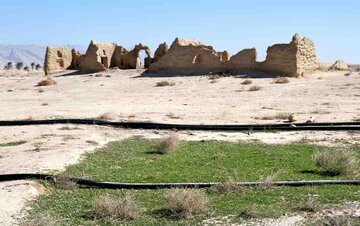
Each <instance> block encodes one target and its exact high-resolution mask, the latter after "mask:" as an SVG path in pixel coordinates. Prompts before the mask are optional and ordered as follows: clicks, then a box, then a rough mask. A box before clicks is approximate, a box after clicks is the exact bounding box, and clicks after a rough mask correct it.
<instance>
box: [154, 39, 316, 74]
mask: <svg viewBox="0 0 360 226" xmlns="http://www.w3.org/2000/svg"><path fill="white" fill-rule="evenodd" d="M256 56H257V53H256V49H254V48H252V49H244V50H242V51H240V52H239V53H237V54H236V55H234V56H232V57H230V58H229V54H228V53H227V52H226V51H224V52H216V51H215V50H214V49H213V47H212V46H205V45H203V44H201V43H200V42H199V41H192V40H187V39H178V38H176V39H175V41H174V42H173V44H172V45H171V47H170V49H169V50H168V51H167V53H166V54H165V55H164V56H163V57H161V58H160V59H159V60H158V61H157V62H154V63H152V64H151V65H150V66H149V71H150V72H160V71H161V72H167V73H169V72H171V73H183V74H193V73H209V72H218V71H230V72H243V71H265V72H270V73H281V74H287V75H290V76H302V75H305V74H306V73H310V72H312V71H314V70H315V69H317V68H318V60H317V58H316V51H315V46H314V43H313V42H312V41H311V40H310V39H308V38H303V39H301V37H300V36H299V35H298V34H296V35H295V36H294V37H293V40H292V41H291V42H290V43H289V44H275V45H273V46H270V47H269V48H268V49H267V56H266V60H265V61H264V62H257V61H256Z"/></svg>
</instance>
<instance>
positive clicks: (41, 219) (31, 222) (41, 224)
mask: <svg viewBox="0 0 360 226" xmlns="http://www.w3.org/2000/svg"><path fill="white" fill-rule="evenodd" d="M20 221H21V223H20V225H21V226H61V225H64V222H65V219H61V218H59V217H55V216H54V214H52V213H50V211H44V212H41V213H39V214H36V215H29V216H27V217H24V218H22V219H20Z"/></svg>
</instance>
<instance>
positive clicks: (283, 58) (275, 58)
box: [259, 44, 297, 76]
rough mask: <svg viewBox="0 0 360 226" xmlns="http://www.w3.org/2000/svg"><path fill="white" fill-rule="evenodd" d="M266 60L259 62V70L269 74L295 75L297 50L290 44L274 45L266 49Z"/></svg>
mask: <svg viewBox="0 0 360 226" xmlns="http://www.w3.org/2000/svg"><path fill="white" fill-rule="evenodd" d="M266 53H267V55H266V60H265V61H264V62H261V64H260V65H261V66H260V68H259V70H263V71H266V72H271V73H282V74H288V75H291V76H294V75H296V72H297V68H296V54H297V48H296V46H295V45H290V44H276V45H273V46H270V47H269V48H268V49H267V52H266Z"/></svg>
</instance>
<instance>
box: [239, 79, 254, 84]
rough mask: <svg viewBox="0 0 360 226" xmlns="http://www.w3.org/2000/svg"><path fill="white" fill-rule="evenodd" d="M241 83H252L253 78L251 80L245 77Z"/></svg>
mask: <svg viewBox="0 0 360 226" xmlns="http://www.w3.org/2000/svg"><path fill="white" fill-rule="evenodd" d="M241 84H243V85H250V84H252V80H250V79H245V80H244V81H243V82H242V83H241Z"/></svg>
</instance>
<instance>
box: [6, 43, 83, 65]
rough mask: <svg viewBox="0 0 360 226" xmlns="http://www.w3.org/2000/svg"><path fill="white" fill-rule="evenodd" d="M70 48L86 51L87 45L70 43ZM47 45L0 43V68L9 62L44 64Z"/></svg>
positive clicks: (81, 51)
mask: <svg viewBox="0 0 360 226" xmlns="http://www.w3.org/2000/svg"><path fill="white" fill-rule="evenodd" d="M68 47H69V49H72V48H75V49H76V50H78V51H80V53H85V51H86V49H87V46H85V45H68ZM45 52H46V46H41V45H0V70H2V69H3V67H4V65H5V64H6V63H7V62H13V64H14V65H15V63H16V62H23V63H24V65H28V66H30V64H31V63H32V62H34V63H35V64H40V65H43V64H44V59H45Z"/></svg>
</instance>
